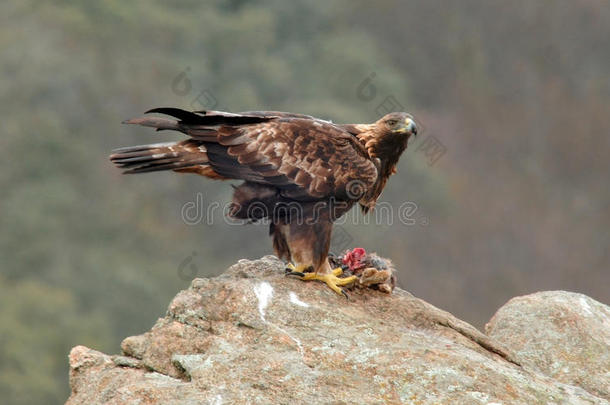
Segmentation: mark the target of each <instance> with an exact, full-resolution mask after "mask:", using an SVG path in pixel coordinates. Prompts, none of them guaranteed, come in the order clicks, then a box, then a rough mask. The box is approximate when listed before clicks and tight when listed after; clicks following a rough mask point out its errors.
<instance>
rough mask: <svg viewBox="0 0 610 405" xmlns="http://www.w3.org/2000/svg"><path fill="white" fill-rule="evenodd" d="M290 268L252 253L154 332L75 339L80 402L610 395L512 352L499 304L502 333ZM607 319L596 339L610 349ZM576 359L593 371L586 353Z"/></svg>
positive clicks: (199, 284) (203, 284)
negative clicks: (110, 341) (287, 271)
mask: <svg viewBox="0 0 610 405" xmlns="http://www.w3.org/2000/svg"><path fill="white" fill-rule="evenodd" d="M283 271H284V266H283V264H282V263H281V262H280V261H279V260H277V259H276V258H274V257H271V256H267V257H264V258H262V259H261V260H255V261H247V260H242V261H240V262H238V263H237V264H236V265H234V266H233V267H231V268H230V269H229V270H228V271H227V272H225V273H224V274H223V275H222V276H220V277H216V278H212V279H195V280H193V282H192V285H191V287H190V288H189V289H188V290H185V291H181V292H180V293H179V294H178V295H177V296H176V297H175V298H174V300H173V301H172V302H171V304H170V305H169V308H168V311H167V314H166V315H165V317H163V318H160V319H159V320H158V321H157V323H156V324H155V325H154V327H153V328H152V329H151V330H150V331H148V332H146V333H144V334H143V335H140V336H132V337H129V338H127V339H125V340H124V341H123V343H122V347H121V348H122V351H123V354H122V355H117V356H109V355H106V354H103V353H100V352H97V351H95V350H92V349H88V348H86V347H83V346H77V347H75V348H74V349H72V351H71V353H70V366H71V371H70V385H71V387H72V395H71V397H70V398H69V400H68V404H102V403H104V404H164V405H166V404H229V403H253V404H256V403H261V404H269V403H279V404H295V403H304V404H315V403H334V404H348V403H349V404H351V403H359V404H371V403H373V404H374V403H413V404H462V403H463V404H487V405H494V404H495V405H497V404H602V403H607V402H606V401H605V399H604V398H602V397H604V396H606V397H607V389H606V388H604V384H603V382H602V383H600V384H593V383H591V384H593V385H591V384H590V383H589V380H582V381H581V380H579V379H577V378H563V377H562V378H561V379H554V378H551V375H552V373H549V372H548V368H547V367H545V365H544V364H538V363H537V361H536V360H535V359H534V358H533V356H528V355H526V354H527V350H526V351H525V352H526V354H524V352H523V351H522V350H521V346H518V347H517V350H516V353H515V354H512V353H511V351H510V350H509V349H507V348H506V347H503V346H502V345H501V344H500V343H498V342H499V341H502V342H503V343H504V344H505V345H506V346H511V345H512V344H513V340H511V338H510V334H511V331H510V330H509V329H510V327H508V329H507V328H506V327H504V326H503V327H501V328H498V327H496V326H494V325H501V324H502V325H505V324H504V323H501V322H500V318H499V315H497V316H496V317H495V318H494V321H492V323H491V324H490V330H491V331H492V335H493V336H496V335H497V336H498V339H497V340H495V339H492V338H490V337H488V336H486V335H484V334H483V333H481V332H479V331H478V330H476V329H475V328H474V327H472V326H470V325H469V324H467V323H465V322H463V321H460V320H459V319H457V318H455V317H454V316H452V315H451V314H449V313H447V312H445V311H442V310H439V309H437V308H435V307H434V306H432V305H430V304H427V303H426V302H424V301H422V300H420V299H418V298H415V297H413V296H412V295H410V294H409V293H407V292H405V291H402V290H400V289H398V288H397V289H396V290H395V291H394V293H393V294H392V295H387V294H384V293H382V292H379V291H374V290H369V289H359V290H355V291H353V292H352V293H351V294H350V297H351V299H350V301H347V300H346V299H345V298H343V297H341V296H339V295H337V294H335V293H334V292H332V291H331V290H330V289H328V288H327V287H325V286H323V285H321V284H318V283H314V282H301V281H299V280H295V279H292V278H287V277H284V275H283ZM557 294H559V295H561V294H565V297H567V298H566V299H571V295H569V294H568V293H557ZM580 297H581V296H579V299H580ZM541 299H543V298H541ZM591 302H592V300H591V301H587V303H588V304H589V307H588V308H586V309H585V307H584V306H583V307H581V311H583V312H581V313H580V316H581V317H583V318H584V317H586V314H585V312H586V311H587V310H588V311H591V312H594V313H597V312H598V311H600V312H599V314H597V315H596V316H599V317H600V319H602V322H604V321H603V319H605V322H607V316H608V315H607V314H608V313H607V312H603V311H607V309H608V308H607V307H604V306H601V304H597V303H596V305H592V304H591ZM598 305H599V306H598ZM574 316H576V317H577V318H578V316H579V315H578V310H577V309H576V310H575V312H574ZM603 317H605V318H603ZM607 325H608V324H607V323H606V331H605V332H606V335H605V336H606V338H605V339H606V340H605V343H603V342H602V343H601V344H602V346H600V347H599V348H597V349H596V350H598V351H596V352H595V353H600V350H601V352H603V355H605V356H606V357H605V358H606V359H607V356H608V350H609V348H608V340H607V328H608V326H607ZM596 326H599V325H596ZM524 327H525V329H527V327H526V326H524ZM571 327H574V328H579V327H582V325H580V324H574V325H571V324H570V323H567V324H566V325H565V329H569V328H571ZM512 333H518V334H525V333H527V331H524V330H521V329H518V330H517V329H515V330H513V331H512ZM576 333H577V332H575V331H568V332H567V336H572V335H570V334H576ZM591 333H595V332H594V331H591ZM584 335H585V334H584V333H583V334H582V336H584ZM515 339H516V341H517V342H520V340H519V339H518V338H515ZM562 344H563V343H562V341H561V340H557V341H555V340H553V343H552V345H556V346H561V345H562ZM583 344H585V345H587V344H588V343H583ZM604 344H605V347H604V346H603V345H604ZM576 346H577V345H576ZM554 347H555V346H554ZM558 350H559V349H558ZM557 352H558V351H557ZM552 353H553V351H552V350H549V351H548V353H547V355H548V356H551V357H552V356H553V354H552ZM602 363H603V361H601V363H595V364H594V366H593V368H591V369H590V371H589V372H590V373H591V374H592V373H595V372H599V371H600V370H602V368H601V367H603V364H602ZM571 364H574V367H582V370H584V371H585V372H586V370H589V369H588V367H589V365H588V363H587V361H586V359H584V358H583V359H580V360H578V361H575V362H574V363H571ZM607 370H608V367H607V361H606V372H607ZM601 379H603V376H602V377H600V380H601ZM560 380H561V381H560ZM581 382H583V383H582V384H581ZM606 384H607V379H606ZM599 387H601V388H599ZM605 387H607V385H605ZM587 390H588V391H589V392H587Z"/></svg>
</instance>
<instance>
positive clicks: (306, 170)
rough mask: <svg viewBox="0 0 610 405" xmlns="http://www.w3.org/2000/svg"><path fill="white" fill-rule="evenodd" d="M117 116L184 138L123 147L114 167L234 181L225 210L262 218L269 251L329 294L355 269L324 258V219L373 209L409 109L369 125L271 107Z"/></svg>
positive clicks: (411, 130) (410, 123)
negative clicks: (347, 271)
mask: <svg viewBox="0 0 610 405" xmlns="http://www.w3.org/2000/svg"><path fill="white" fill-rule="evenodd" d="M148 113H157V114H163V115H166V116H169V117H172V118H166V117H159V116H156V115H145V116H143V117H140V118H135V119H131V120H127V121H124V123H126V124H139V125H143V126H147V127H152V128H156V129H157V131H160V130H174V131H179V132H182V133H184V134H186V135H187V136H188V139H186V140H183V141H180V142H168V143H156V144H150V145H141V146H131V147H126V148H120V149H116V150H114V151H113V154H112V155H110V160H111V161H112V162H113V163H114V164H115V165H117V166H118V167H120V168H121V169H123V170H124V171H123V173H146V172H156V171H163V170H173V171H174V172H179V173H195V174H199V175H201V176H205V177H208V178H211V179H217V180H225V179H235V180H243V183H242V184H241V185H239V186H237V187H235V191H234V193H233V201H232V203H231V208H230V212H229V215H230V216H231V217H233V218H236V219H245V220H250V221H258V220H263V219H264V220H267V221H269V224H270V229H269V233H270V235H271V238H272V240H273V248H274V250H275V253H276V255H277V256H278V257H279V258H280V259H284V260H286V261H287V263H288V264H287V266H288V268H289V269H290V270H292V271H291V272H290V273H289V274H291V275H296V276H298V277H300V278H301V279H302V280H320V281H323V282H325V283H326V284H327V285H328V286H329V287H330V288H332V289H333V290H334V291H335V292H337V293H340V294H344V295H345V293H344V292H343V289H342V288H341V286H344V285H347V284H350V283H352V282H353V281H355V280H356V277H355V276H351V277H344V278H341V277H339V276H340V275H341V273H342V270H341V268H336V269H332V268H331V266H330V264H329V261H328V252H329V248H330V240H331V231H332V225H333V222H334V221H335V220H336V219H338V218H339V217H340V216H342V215H343V214H345V213H346V212H347V211H349V210H350V208H352V206H353V205H355V204H356V203H358V204H359V205H360V206H361V208H362V209H363V211H364V212H365V213H366V212H368V211H369V210H370V209H371V208H373V207H374V206H375V202H376V201H377V199H378V198H379V196H380V194H381V192H382V190H383V188H384V186H385V185H386V182H387V181H388V179H389V177H390V176H391V175H392V174H393V173H395V171H396V164H397V162H398V159H399V157H400V155H401V154H402V153H403V151H404V150H405V149H406V147H407V143H408V141H409V138H410V137H412V136H415V135H417V126H416V124H415V121H414V119H413V117H412V116H410V115H409V114H407V113H404V112H394V113H390V114H387V115H385V116H384V117H382V118H381V119H379V120H378V121H377V122H374V123H372V124H347V125H340V124H334V123H332V122H330V121H325V120H322V119H318V118H314V117H311V116H309V115H303V114H293V113H286V112H278V111H248V112H242V113H237V114H235V113H228V112H222V111H194V112H191V111H186V110H182V109H178V108H155V109H152V110H150V111H147V112H146V113H145V114H148Z"/></svg>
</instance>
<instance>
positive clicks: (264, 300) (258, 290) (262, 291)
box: [254, 281, 273, 322]
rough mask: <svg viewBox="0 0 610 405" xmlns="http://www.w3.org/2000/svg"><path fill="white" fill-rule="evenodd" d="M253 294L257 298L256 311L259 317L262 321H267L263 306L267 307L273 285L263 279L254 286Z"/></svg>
mask: <svg viewBox="0 0 610 405" xmlns="http://www.w3.org/2000/svg"><path fill="white" fill-rule="evenodd" d="M254 294H256V298H258V312H259V313H260V315H261V319H262V320H263V322H267V320H266V319H265V308H267V306H268V305H269V302H270V301H271V297H272V296H273V287H271V284H269V283H268V282H266V281H263V282H262V283H260V284H258V285H257V286H256V287H254Z"/></svg>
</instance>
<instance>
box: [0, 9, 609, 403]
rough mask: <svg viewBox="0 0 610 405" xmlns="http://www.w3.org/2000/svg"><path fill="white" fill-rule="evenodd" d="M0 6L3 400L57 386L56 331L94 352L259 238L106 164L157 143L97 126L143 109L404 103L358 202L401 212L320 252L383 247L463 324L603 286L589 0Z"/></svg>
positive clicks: (605, 27) (263, 231) (601, 291)
mask: <svg viewBox="0 0 610 405" xmlns="http://www.w3.org/2000/svg"><path fill="white" fill-rule="evenodd" d="M373 4H374V5H373ZM0 15H2V17H1V18H2V24H1V25H0V50H1V58H0V69H1V75H0V98H1V102H0V105H1V106H2V127H1V128H2V136H1V137H0V160H1V162H2V170H1V171H0V190H2V191H1V193H0V227H1V229H2V232H1V233H0V269H1V273H0V398H2V402H3V403H11V404H30V405H31V404H51V403H63V401H64V400H65V399H66V398H67V396H68V390H69V388H68V383H67V381H68V374H67V373H68V362H67V354H68V352H69V350H70V348H71V347H72V346H74V345H77V344H84V345H87V346H89V347H92V348H95V349H98V350H101V351H105V352H109V353H117V352H119V350H120V349H119V344H120V341H121V340H122V339H123V338H124V337H126V336H129V335H133V334H139V333H142V332H144V331H145V330H148V329H149V328H150V327H151V326H152V324H153V323H154V321H155V320H156V318H157V317H159V316H161V315H162V314H163V313H164V311H165V309H166V306H167V304H168V303H169V300H170V299H171V298H172V297H173V296H174V295H175V294H176V292H177V291H178V290H179V289H182V288H185V287H187V286H188V285H189V282H190V279H191V278H193V277H196V276H199V277H201V276H213V275H216V274H219V273H221V272H222V271H223V270H224V269H225V268H227V267H228V266H229V265H231V264H232V263H234V262H235V261H237V260H238V259H239V258H243V257H247V258H257V257H260V256H262V255H264V254H269V253H271V243H270V240H268V238H267V228H266V227H263V226H256V225H252V226H248V227H236V226H233V225H229V224H227V223H225V221H223V219H222V213H221V212H215V213H214V216H213V218H212V219H213V221H208V220H204V221H186V222H185V221H184V220H183V208H185V207H189V206H191V205H192V204H195V203H196V202H197V201H198V199H199V202H201V201H203V203H202V204H203V206H204V207H203V208H204V210H205V209H207V207H210V206H211V205H212V204H213V203H214V202H218V203H220V204H224V203H225V202H226V201H228V200H229V198H230V194H231V188H230V187H229V186H228V184H227V183H222V182H212V181H209V180H204V179H202V178H198V177H196V176H191V175H177V174H173V173H162V174H154V175H138V176H121V175H120V173H119V170H117V169H115V168H114V167H112V166H111V164H110V163H109V162H108V160H107V156H108V154H109V152H110V150H111V149H113V148H116V147H121V146H128V145H135V144H143V143H153V142H160V141H164V140H172V139H178V137H176V136H174V135H172V134H169V133H165V132H164V133H159V134H157V133H154V132H153V131H151V130H149V129H146V128H138V127H133V126H124V125H121V124H120V123H121V121H122V120H124V119H126V118H132V117H134V116H139V115H140V114H141V113H142V112H143V111H145V110H147V109H149V108H152V107H158V106H177V107H182V108H187V109H204V108H215V109H228V110H231V111H243V110H253V109H270V110H285V111H294V112H300V113H307V114H312V115H316V116H319V117H322V118H327V119H332V120H333V121H335V122H355V123H360V122H372V121H375V120H376V119H378V118H379V117H380V115H383V113H384V112H385V109H387V108H389V109H402V108H404V109H405V110H406V111H409V112H411V113H413V114H414V115H415V116H416V118H417V119H418V121H419V123H420V125H421V126H423V129H424V131H423V133H422V134H421V136H420V137H419V140H416V142H415V143H414V144H412V145H411V146H410V147H409V150H408V151H407V152H406V154H405V155H403V158H402V160H401V162H400V166H399V171H398V172H399V173H398V175H397V176H394V177H393V178H392V179H391V181H390V182H389V186H388V187H387V188H386V191H385V192H384V195H383V196H382V200H383V201H384V202H387V203H388V204H391V206H392V207H394V209H395V210H397V209H398V207H399V206H401V204H404V203H405V202H409V203H411V204H415V205H416V207H417V209H416V210H415V211H412V212H411V214H410V215H412V217H413V218H415V219H416V220H415V221H414V224H412V225H405V224H404V223H402V221H398V219H397V218H394V221H393V224H389V223H382V224H375V223H374V221H371V223H370V224H368V225H363V224H359V225H354V224H352V222H354V221H346V223H344V224H342V225H340V227H339V231H338V232H340V236H341V238H340V240H339V241H338V242H337V241H336V240H335V246H334V249H342V248H345V247H356V246H363V247H365V248H367V249H368V250H371V251H377V252H378V253H379V254H381V255H383V256H386V257H390V258H392V259H393V260H394V262H395V264H396V265H397V268H398V269H400V273H399V285H400V286H402V287H403V288H405V289H407V290H409V291H411V292H412V293H413V294H415V295H416V296H418V297H421V298H423V299H425V300H427V301H429V302H431V303H433V304H434V305H436V306H438V307H441V308H443V309H446V310H448V311H451V312H452V313H454V314H456V315H457V316H458V317H460V318H462V319H465V320H467V321H469V322H471V323H473V324H474V325H476V326H478V327H482V326H483V325H484V323H485V322H486V321H487V320H488V319H489V318H490V317H491V316H492V315H493V313H494V312H495V310H496V309H497V308H498V307H499V306H501V305H502V304H504V303H505V302H506V301H507V300H508V299H509V298H511V297H513V296H516V295H522V294H528V293H531V292H534V291H537V290H554V289H565V290H570V291H577V292H582V293H585V294H588V295H590V296H591V297H593V298H595V299H597V300H600V301H602V302H605V303H608V302H609V301H610V290H609V289H608V285H610V274H609V263H610V256H609V253H608V251H609V249H608V247H609V245H610V243H609V242H610V236H609V232H608V230H609V229H610V213H609V208H610V191H609V190H610V188H609V187H608V185H609V180H608V179H609V174H610V159H609V151H610V137H609V135H610V46H608V39H609V38H610V7H608V2H607V1H606V0H539V1H530V0H519V1H511V2H501V1H484V0H478V1H474V0H462V1H459V2H457V1H456V2H446V1H443V0H421V1H393V0H381V1H378V2H375V3H370V2H366V1H360V0H357V1H333V2H325V1H315V2H311V1H305V0H302V1H292V2H285V1H280V0H275V1H273V0H272V1H262V0H260V1H259V0H252V1H246V0H233V1H220V0H218V1H208V2H199V1H177V2H171V3H169V2H163V1H131V2H124V1H119V0H109V1H103V2H78V3H77V2H73V1H60V0H57V1H49V2H38V1H34V0H19V1H17V0H12V1H3V2H2V3H0ZM392 104H393V105H392ZM394 106H396V108H392V107H394ZM400 106H402V108H401V107H400ZM426 140H428V141H434V142H436V146H437V147H439V146H440V148H441V150H442V152H443V153H442V154H438V155H437V156H435V157H434V159H436V160H435V161H434V159H431V156H430V154H429V153H427V151H429V149H426V148H425V147H423V146H422V145H423V143H424V142H426ZM418 148H419V149H420V150H419V151H418ZM437 149H438V148H437ZM198 195H199V196H200V197H198ZM189 204H191V205H189ZM200 205H201V204H200ZM394 212H395V215H396V213H397V211H394ZM190 215H191V217H190V218H192V213H191V214H190ZM187 222H188V223H187ZM193 222H196V223H193ZM210 222H213V223H210ZM337 243H339V244H340V246H336V244H337Z"/></svg>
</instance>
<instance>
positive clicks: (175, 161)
mask: <svg viewBox="0 0 610 405" xmlns="http://www.w3.org/2000/svg"><path fill="white" fill-rule="evenodd" d="M110 161H111V162H112V163H114V164H115V165H116V166H118V167H119V168H121V169H123V173H124V174H133V173H147V172H157V171H162V170H174V171H181V172H194V173H199V174H203V175H206V172H207V171H209V172H210V173H209V174H212V173H211V168H210V167H209V165H208V156H207V151H206V148H205V146H203V145H202V144H201V143H200V142H197V141H194V140H187V141H182V142H167V143H156V144H151V145H139V146H130V147H127V148H120V149H115V150H114V151H113V154H112V155H110ZM209 177H214V176H209Z"/></svg>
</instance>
